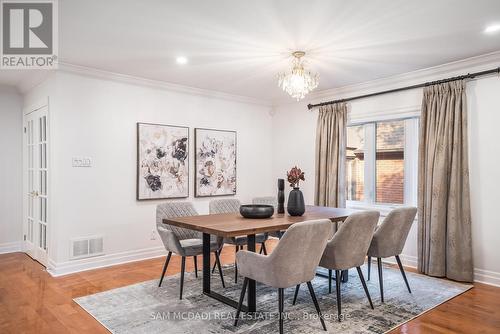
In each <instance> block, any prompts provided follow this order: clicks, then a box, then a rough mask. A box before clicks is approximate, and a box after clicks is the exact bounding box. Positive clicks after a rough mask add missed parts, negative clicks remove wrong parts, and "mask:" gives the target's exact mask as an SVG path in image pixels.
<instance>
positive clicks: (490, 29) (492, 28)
mask: <svg viewBox="0 0 500 334" xmlns="http://www.w3.org/2000/svg"><path fill="white" fill-rule="evenodd" d="M497 31H500V24H492V25H489V26H487V27H486V29H484V33H486V34H493V33H495V32H497Z"/></svg>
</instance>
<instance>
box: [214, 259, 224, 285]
mask: <svg viewBox="0 0 500 334" xmlns="http://www.w3.org/2000/svg"><path fill="white" fill-rule="evenodd" d="M214 254H215V264H217V267H218V268H219V275H220V280H221V282H222V287H223V288H224V289H225V288H226V284H225V283H224V275H223V274H222V266H221V264H220V257H219V253H217V251H215V252H214Z"/></svg>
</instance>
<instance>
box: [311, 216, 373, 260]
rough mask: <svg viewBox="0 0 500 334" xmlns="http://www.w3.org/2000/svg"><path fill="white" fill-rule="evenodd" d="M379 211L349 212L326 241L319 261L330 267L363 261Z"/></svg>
mask: <svg viewBox="0 0 500 334" xmlns="http://www.w3.org/2000/svg"><path fill="white" fill-rule="evenodd" d="M379 217H380V213H379V212H378V211H363V212H357V213H353V214H351V215H350V216H349V217H347V219H346V220H345V221H344V222H343V223H342V224H341V225H340V227H339V229H338V231H337V232H336V233H335V234H334V235H333V238H332V239H331V240H330V241H329V242H328V244H327V246H326V249H325V253H324V254H323V258H322V259H321V263H322V264H323V263H325V264H326V263H328V264H329V265H330V269H336V270H344V269H349V268H354V267H359V266H361V265H362V264H363V263H364V262H365V257H366V252H367V251H368V248H369V247H370V242H371V240H372V237H373V232H374V231H375V227H376V226H377V223H378V219H379Z"/></svg>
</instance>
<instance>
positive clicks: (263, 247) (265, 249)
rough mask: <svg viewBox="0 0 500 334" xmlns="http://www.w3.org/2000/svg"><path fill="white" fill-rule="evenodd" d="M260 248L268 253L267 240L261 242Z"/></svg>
mask: <svg viewBox="0 0 500 334" xmlns="http://www.w3.org/2000/svg"><path fill="white" fill-rule="evenodd" d="M260 249H261V250H263V251H264V255H267V248H266V242H265V241H264V242H263V243H262V244H261V246H260Z"/></svg>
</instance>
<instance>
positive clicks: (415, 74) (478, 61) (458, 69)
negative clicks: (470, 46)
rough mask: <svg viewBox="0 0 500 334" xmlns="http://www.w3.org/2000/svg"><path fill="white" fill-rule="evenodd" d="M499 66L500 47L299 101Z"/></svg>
mask: <svg viewBox="0 0 500 334" xmlns="http://www.w3.org/2000/svg"><path fill="white" fill-rule="evenodd" d="M499 66H500V51H495V52H491V53H487V54H484V55H480V56H475V57H471V58H466V59H462V60H458V61H454V62H450V63H446V64H442V65H438V66H433V67H429V68H425V69H421V70H416V71H412V72H407V73H403V74H398V75H394V76H391V77H386V78H382V79H377V80H371V81H366V82H363V83H360V84H354V85H348V86H343V87H338V88H332V89H326V90H322V91H317V92H313V93H311V94H309V96H308V97H307V98H305V99H304V100H302V101H300V103H302V104H308V103H312V104H315V103H319V102H324V101H325V100H333V99H342V98H347V97H351V96H356V95H364V94H370V93H375V92H377V91H383V90H390V89H395V88H399V87H404V86H411V85H416V84H420V83H424V82H428V81H435V80H440V79H444V78H447V77H453V76H457V75H462V74H467V73H472V72H477V71H483V70H488V69H491V68H495V67H499ZM293 102H294V101H290V100H279V101H275V102H274V105H287V104H292V103H293Z"/></svg>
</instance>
